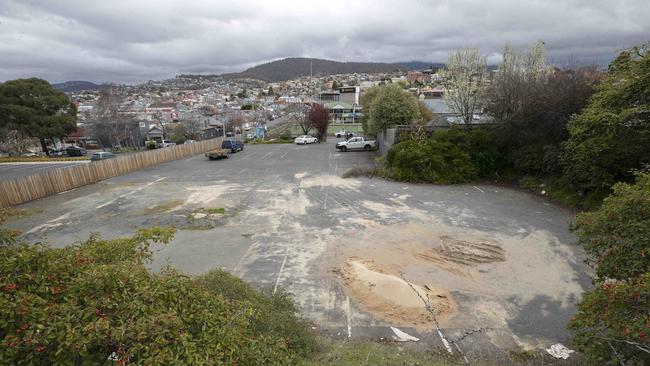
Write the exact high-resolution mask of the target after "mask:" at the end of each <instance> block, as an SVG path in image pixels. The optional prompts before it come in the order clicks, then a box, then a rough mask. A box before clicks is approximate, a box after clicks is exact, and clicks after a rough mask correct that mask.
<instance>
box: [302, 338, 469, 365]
mask: <svg viewBox="0 0 650 366" xmlns="http://www.w3.org/2000/svg"><path fill="white" fill-rule="evenodd" d="M318 342H319V345H320V347H321V348H320V350H319V351H318V352H316V353H315V354H314V355H312V356H311V357H309V359H308V360H307V361H306V362H305V365H307V366H316V365H331V366H358V365H382V366H403V365H419V366H447V365H459V364H461V361H462V360H461V359H459V358H457V357H453V356H451V355H449V354H447V353H446V352H444V351H436V350H431V349H427V347H423V346H422V345H419V344H413V343H400V344H396V343H379V342H373V341H342V340H333V339H329V338H325V337H321V338H319V340H318Z"/></svg>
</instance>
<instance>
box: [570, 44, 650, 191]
mask: <svg viewBox="0 0 650 366" xmlns="http://www.w3.org/2000/svg"><path fill="white" fill-rule="evenodd" d="M567 130H568V133H569V138H568V140H567V142H566V143H565V145H564V152H563V154H562V161H563V162H564V167H565V169H564V174H565V175H566V177H567V178H568V179H569V180H570V182H571V183H572V184H573V185H574V186H575V188H576V189H578V190H579V191H582V192H585V191H593V190H598V189H602V188H603V187H605V188H607V187H611V186H612V185H613V184H614V183H616V182H619V181H627V182H629V181H631V180H632V179H633V178H634V169H638V168H640V167H641V166H642V165H643V164H648V163H650V54H649V53H648V45H643V46H639V47H634V48H632V49H629V50H626V51H623V52H621V53H620V54H619V56H618V57H617V58H616V60H614V61H613V62H612V63H611V64H610V66H609V69H608V71H607V74H606V76H605V78H604V80H603V81H602V82H601V83H600V84H599V85H598V87H597V89H596V94H594V95H593V96H592V98H591V100H590V102H589V105H588V106H587V107H586V108H584V109H583V110H582V112H581V113H580V114H578V115H576V116H574V117H573V118H572V119H571V120H570V122H569V124H568V125H567Z"/></svg>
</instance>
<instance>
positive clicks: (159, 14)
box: [0, 0, 650, 82]
mask: <svg viewBox="0 0 650 366" xmlns="http://www.w3.org/2000/svg"><path fill="white" fill-rule="evenodd" d="M649 16H650V3H649V2H648V1H646V0H619V1H611V0H610V1H601V0H596V1H593V0H565V1H562V0H555V1H544V2H541V1H522V0H520V1H517V0H512V1H506V0H492V1H489V2H485V1H481V0H456V1H451V0H447V1H444V0H443V1H435V2H434V1H424V0H419V1H418V0H399V1H398V0H386V1H369V0H364V1H353V2H350V1H344V0H330V1H291V0H285V1H253V0H246V1H208V0H204V1H201V0H194V1H163V0H112V1H80V0H59V1H47V0H43V1H35V0H29V1H27V0H23V1H21V0H4V1H3V6H2V7H0V55H2V56H1V57H0V80H7V79H13V78H18V77H27V76H38V77H43V78H46V79H48V80H51V81H63V80H71V79H85V80H92V81H116V82H136V81H144V80H148V79H160V78H166V77H171V76H173V75H175V74H177V73H183V72H194V73H220V72H232V71H238V70H242V69H244V68H245V67H247V66H250V65H254V64H257V63H261V62H266V61H269V60H274V59H278V58H283V57H290V56H307V57H321V58H328V59H336V60H345V61H386V62H394V61H405V60H422V61H431V62H444V61H445V60H446V58H447V55H448V52H449V51H450V50H454V49H457V48H461V47H479V48H480V49H481V50H482V51H483V52H484V53H485V54H486V55H488V56H489V59H490V61H491V62H496V61H498V58H499V52H500V51H501V50H502V49H503V46H504V44H505V43H506V42H511V44H512V45H513V46H514V47H516V48H520V49H523V48H525V47H527V46H528V45H530V44H531V43H532V42H534V41H536V40H539V39H541V40H544V41H545V42H546V45H547V49H548V55H549V59H551V60H555V61H561V60H566V59H568V58H572V59H579V60H592V61H597V62H607V61H608V60H610V59H611V58H612V57H614V56H615V54H616V52H617V51H619V50H621V49H624V48H627V47H630V46H633V45H635V44H640V43H645V42H648V41H649V40H650V39H649V37H648V35H650V22H648V21H647V19H648V17H649Z"/></svg>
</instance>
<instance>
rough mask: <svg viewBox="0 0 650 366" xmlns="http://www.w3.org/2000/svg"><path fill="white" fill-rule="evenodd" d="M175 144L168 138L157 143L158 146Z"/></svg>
mask: <svg viewBox="0 0 650 366" xmlns="http://www.w3.org/2000/svg"><path fill="white" fill-rule="evenodd" d="M172 146H176V143H175V142H171V141H169V140H162V141H161V142H160V143H159V144H158V147H172Z"/></svg>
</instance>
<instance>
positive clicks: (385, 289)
mask: <svg viewBox="0 0 650 366" xmlns="http://www.w3.org/2000/svg"><path fill="white" fill-rule="evenodd" d="M340 274H341V279H342V281H343V284H344V286H345V288H346V291H347V292H348V293H349V295H350V296H351V297H352V298H353V299H354V300H355V301H356V302H357V304H358V305H359V306H360V307H362V308H363V309H365V310H366V311H368V312H369V313H371V314H373V315H374V316H376V317H377V318H379V319H382V320H384V321H385V322H387V323H389V324H394V325H401V326H412V327H416V328H418V329H422V330H424V329H431V328H433V326H434V323H433V317H432V316H431V314H430V313H429V312H428V311H427V309H426V307H425V305H424V303H423V301H422V299H420V298H419V297H418V295H417V293H416V292H415V291H414V290H413V288H411V287H410V286H409V285H408V283H407V282H406V281H405V280H404V279H402V278H400V277H399V276H398V275H395V274H390V273H386V271H384V270H383V269H382V268H381V267H380V266H379V265H377V264H376V263H374V262H369V261H362V260H360V259H358V258H354V257H353V258H349V259H348V260H347V261H346V263H345V265H344V266H343V268H342V269H341V271H340ZM413 287H414V288H415V290H417V292H419V293H420V294H421V296H423V297H424V298H425V299H426V298H428V299H429V300H430V302H431V305H432V308H433V309H434V313H435V314H436V318H446V317H448V316H450V315H451V314H453V313H454V312H455V305H454V303H453V301H452V300H451V297H450V295H449V293H448V292H447V291H445V290H442V289H438V288H435V287H433V286H429V285H426V287H425V286H421V285H416V284H413Z"/></svg>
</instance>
